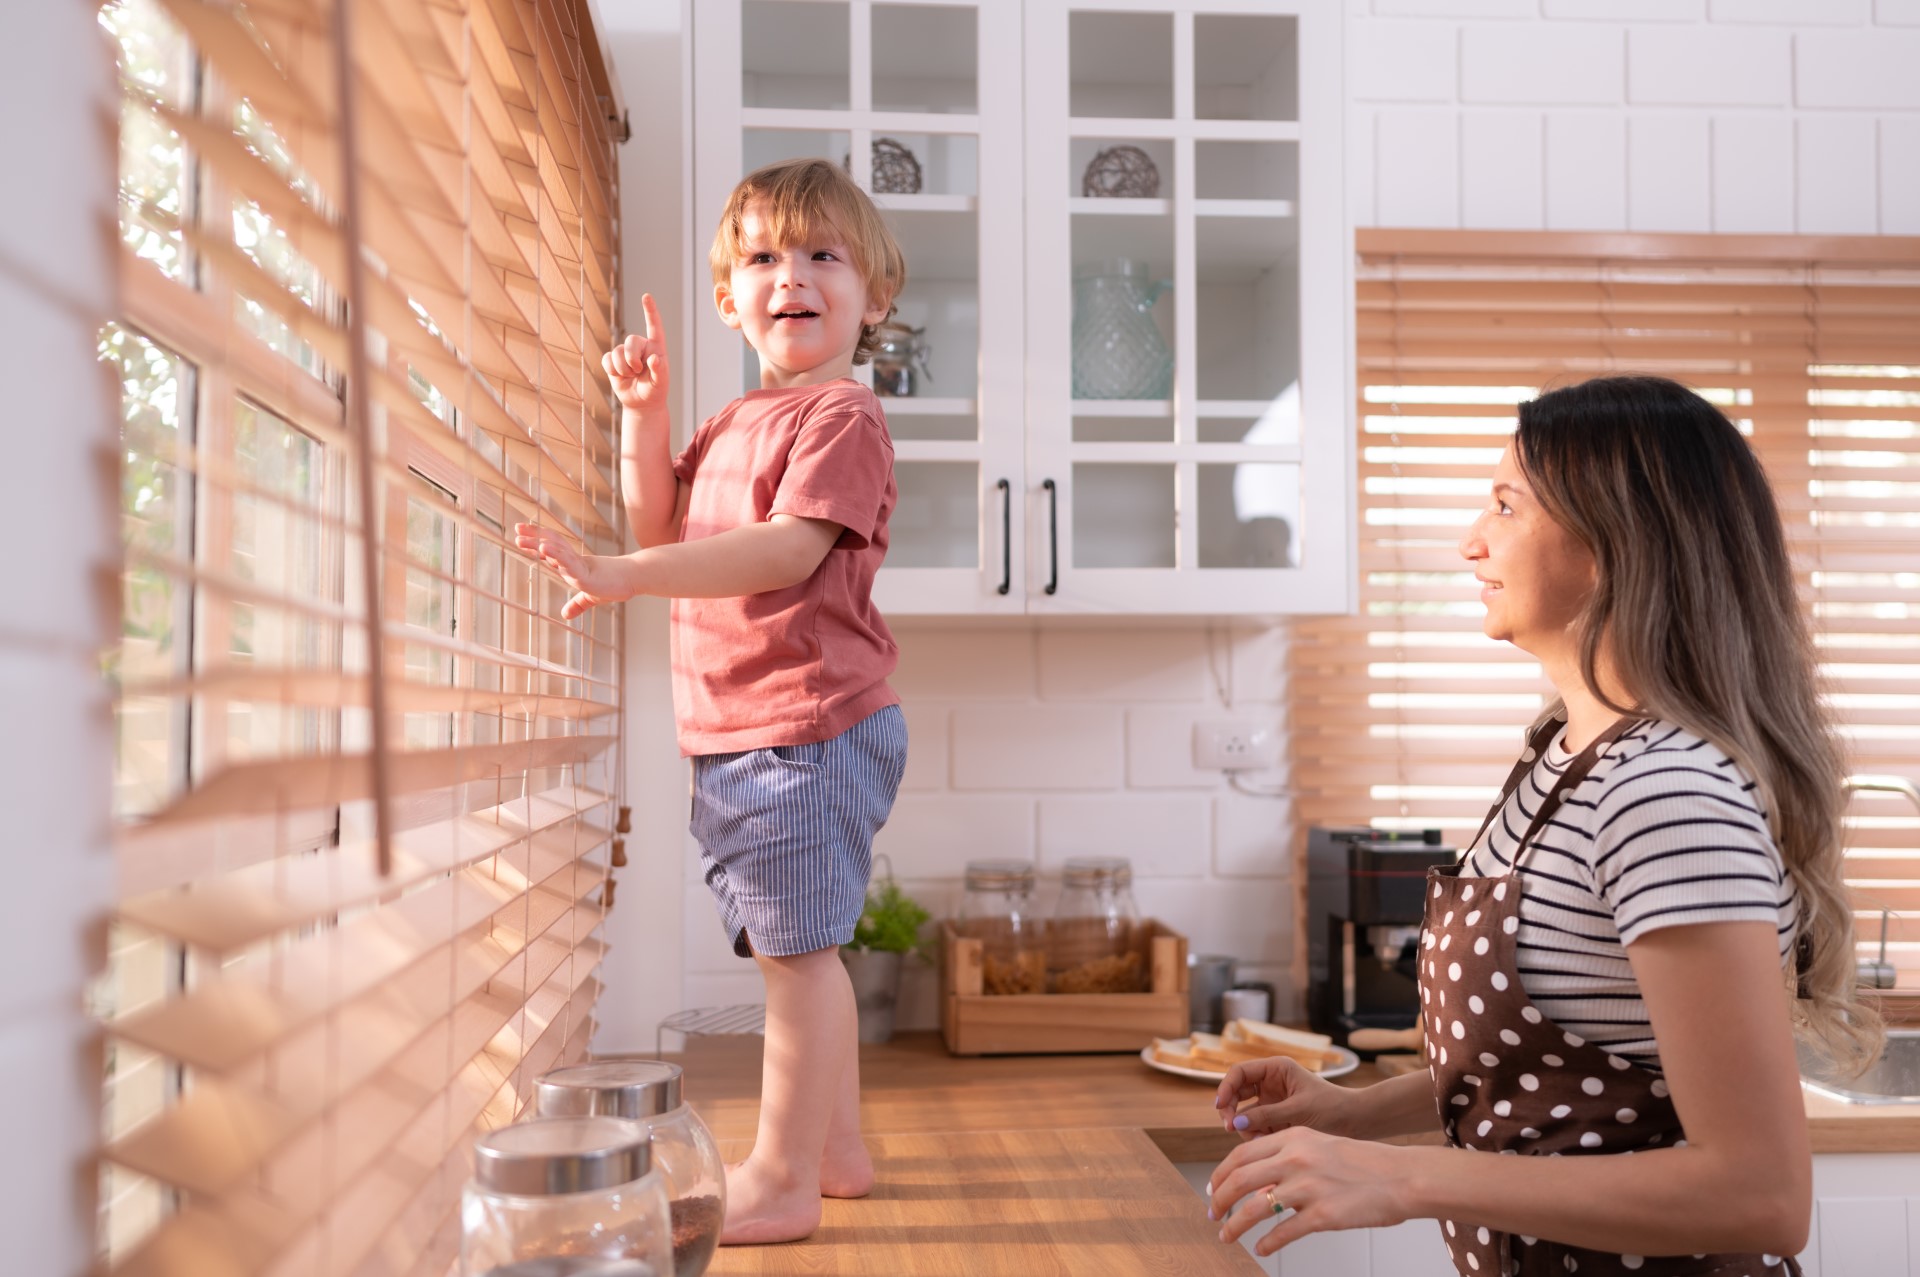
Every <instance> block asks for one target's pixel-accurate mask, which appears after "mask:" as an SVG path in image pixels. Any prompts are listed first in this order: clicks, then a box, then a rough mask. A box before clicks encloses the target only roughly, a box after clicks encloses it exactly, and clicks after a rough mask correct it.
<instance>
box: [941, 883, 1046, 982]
mask: <svg viewBox="0 0 1920 1277" xmlns="http://www.w3.org/2000/svg"><path fill="white" fill-rule="evenodd" d="M966 881H967V890H966V894H965V895H964V896H962V897H961V899H960V916H959V918H957V919H955V920H954V924H953V930H954V933H955V934H956V935H962V936H966V937H967V938H969V939H972V940H978V941H980V942H981V944H980V948H981V960H982V966H983V968H984V971H983V976H984V979H983V982H982V988H983V989H984V991H985V992H987V993H1045V992H1046V991H1047V953H1046V943H1045V936H1044V931H1045V924H1044V923H1043V922H1042V920H1041V919H1040V917H1039V916H1038V915H1037V914H1035V913H1034V911H1033V865H1032V864H1031V863H1030V862H1028V861H1025V860H969V861H968V862H967V880H966Z"/></svg>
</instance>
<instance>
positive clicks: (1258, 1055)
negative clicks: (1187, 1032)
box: [1189, 1033, 1272, 1071]
mask: <svg viewBox="0 0 1920 1277" xmlns="http://www.w3.org/2000/svg"><path fill="white" fill-rule="evenodd" d="M1189 1041H1191V1042H1192V1043H1193V1046H1192V1047H1191V1048H1190V1049H1191V1050H1192V1051H1193V1053H1194V1054H1195V1055H1197V1056H1199V1057H1200V1058H1201V1059H1203V1060H1209V1061H1211V1062H1212V1064H1211V1066H1210V1067H1213V1068H1218V1069H1220V1070H1222V1071H1225V1070H1226V1069H1229V1068H1231V1067H1233V1066H1234V1065H1236V1064H1243V1063H1245V1062H1246V1061H1248V1060H1258V1059H1263V1058H1265V1057H1266V1056H1268V1055H1271V1054H1272V1052H1271V1051H1268V1050H1266V1049H1265V1048H1264V1047H1261V1046H1258V1045H1256V1044H1254V1043H1251V1042H1234V1041H1230V1040H1228V1039H1226V1038H1224V1037H1221V1036H1220V1035H1219V1034H1215V1033H1196V1034H1194V1035H1193V1036H1192V1037H1191V1038H1190V1039H1189Z"/></svg>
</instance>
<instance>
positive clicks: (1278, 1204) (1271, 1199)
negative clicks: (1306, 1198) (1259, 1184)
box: [1266, 1188, 1287, 1215]
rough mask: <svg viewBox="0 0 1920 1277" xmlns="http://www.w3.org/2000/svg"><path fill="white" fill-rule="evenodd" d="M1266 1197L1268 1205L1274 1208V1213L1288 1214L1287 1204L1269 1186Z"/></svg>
mask: <svg viewBox="0 0 1920 1277" xmlns="http://www.w3.org/2000/svg"><path fill="white" fill-rule="evenodd" d="M1266 1198H1267V1205H1268V1206H1269V1207H1270V1208H1271V1209H1272V1210H1273V1213H1274V1214H1276V1215H1284V1214H1286V1211H1287V1204H1286V1203H1285V1202H1283V1201H1281V1200H1280V1199H1279V1198H1277V1197H1275V1196H1274V1195H1273V1189H1271V1188H1269V1189H1268V1190H1267V1192H1266Z"/></svg>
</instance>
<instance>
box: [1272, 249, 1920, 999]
mask: <svg viewBox="0 0 1920 1277" xmlns="http://www.w3.org/2000/svg"><path fill="white" fill-rule="evenodd" d="M1357 238H1358V243H1357V248H1358V253H1359V264H1358V278H1357V304H1358V312H1359V313H1358V316H1357V319H1358V325H1357V340H1358V345H1359V350H1358V355H1359V359H1358V369H1359V375H1358V392H1359V403H1358V410H1357V417H1358V422H1359V441H1358V442H1359V447H1358V453H1359V456H1360V467H1359V483H1360V494H1359V511H1360V515H1359V519H1360V527H1359V535H1360V571H1361V588H1360V600H1361V602H1360V608H1359V613H1358V615H1356V616H1353V617H1339V618H1331V619H1314V620H1305V621H1302V622H1299V623H1298V624H1297V625H1296V626H1295V627H1294V629H1293V633H1292V647H1291V655H1290V658H1289V659H1290V671H1291V673H1290V682H1289V685H1290V688H1291V691H1290V697H1291V709H1290V716H1291V723H1292V732H1291V742H1292V743H1291V751H1292V765H1293V769H1294V770H1293V775H1294V783H1295V786H1296V788H1297V790H1298V792H1299V794H1300V797H1299V798H1298V800H1297V810H1298V813H1299V816H1300V818H1301V820H1302V822H1303V823H1305V824H1319V825H1329V824H1350V823H1362V824H1364V823H1367V822H1369V821H1371V822H1373V823H1375V824H1377V825H1380V826H1383V827H1419V828H1424V827H1431V826H1438V827H1439V828H1441V829H1442V830H1444V831H1445V835H1446V837H1447V839H1448V841H1449V842H1450V843H1452V844H1453V845H1457V846H1464V845H1465V844H1466V842H1467V840H1469V839H1470V838H1471V837H1472V836H1473V834H1474V831H1475V830H1476V829H1477V828H1478V826H1479V822H1480V819H1481V817H1482V816H1483V815H1484V814H1485V812H1486V808H1487V805H1488V803H1490V802H1491V801H1492V800H1493V799H1494V797H1495V796H1496V795H1497V792H1498V786H1499V782H1500V780H1501V779H1502V778H1503V777H1504V776H1505V775H1506V770H1507V768H1508V767H1509V766H1510V765H1511V763H1512V760H1513V757H1514V755H1515V754H1516V752H1517V751H1518V748H1519V744H1520V738H1521V732H1522V730H1523V728H1524V727H1525V726H1526V724H1527V723H1529V722H1530V721H1531V720H1532V718H1533V717H1534V715H1536V714H1537V713H1538V712H1539V710H1540V709H1541V708H1542V706H1543V705H1544V703H1545V698H1547V697H1550V696H1551V694H1552V692H1551V688H1550V687H1549V686H1548V685H1547V683H1546V681H1545V680H1544V678H1543V677H1542V676H1541V673H1540V669H1539V666H1538V664H1537V663H1536V662H1534V661H1533V660H1532V659H1531V658H1529V657H1528V656H1527V655H1526V654H1525V653H1524V652H1521V651H1519V650H1518V649H1515V648H1513V647H1511V646H1509V645H1507V644H1505V643H1496V642H1494V641H1492V640H1490V639H1487V638H1485V637H1484V636H1483V635H1482V634H1481V632H1480V623H1481V617H1482V614H1483V609H1482V606H1481V604H1480V602H1479V599H1478V595H1477V587H1476V585H1475V583H1474V581H1473V574H1472V570H1471V567H1470V565H1469V564H1467V562H1466V561H1465V560H1464V559H1462V558H1461V557H1460V555H1459V551H1458V549H1457V545H1458V541H1459V538H1460V537H1461V535H1462V534H1463V533H1464V532H1465V531H1466V529H1467V525H1468V524H1470V523H1471V522H1472V521H1473V519H1474V517H1475V516H1476V514H1477V513H1478V511H1479V510H1480V509H1481V508H1482V506H1483V505H1484V503H1485V501H1486V495H1487V490H1488V486H1489V484H1490V481H1491V480H1490V476H1491V474H1492V471H1493V466H1494V463H1495V461H1496V460H1498V458H1499V455H1500V451H1501V449H1502V448H1503V447H1504V446H1505V443H1506V440H1507V437H1508V436H1509V435H1510V434H1511V433H1512V430H1513V427H1514V415H1515V405H1516V404H1518V403H1519V402H1520V401H1522V400H1525V399H1530V398H1532V397H1534V396H1535V395H1536V394H1538V393H1539V392H1540V391H1541V390H1543V389H1547V388H1551V387H1554V386H1557V385H1563V384H1567V383H1569V382H1574V381H1580V380H1583V379H1585V378H1587V377H1590V376H1594V375H1598V374H1602V373H1609V372H1647V373H1654V374H1659V375H1663V376H1668V377H1672V378H1674V379H1676V380H1678V381H1681V382H1683V383H1685V384H1687V385H1689V386H1691V387H1693V388H1694V389H1696V390H1698V391H1699V392H1700V393H1701V394H1702V395H1704V396H1706V397H1707V398H1708V399H1710V400H1712V401H1713V402H1714V403H1716V404H1718V405H1720V406H1721V407H1722V408H1723V409H1724V410H1725V411H1726V412H1727V414H1728V415H1729V416H1730V417H1731V418H1732V419H1733V420H1734V421H1735V422H1737V423H1738V424H1739V426H1740V428H1741V429H1742V430H1743V432H1745V433H1746V434H1747V436H1748V437H1749V439H1750V440H1751V441H1752V443H1753V445H1754V447H1755V449H1756V450H1757V451H1758V453H1759V455H1760V459H1761V461H1762V463H1763V464H1764V466H1765V468H1766V471H1767V473H1768V475H1769V476H1770V477H1771V479H1772V481H1773V484H1774V489H1775V492H1776V493H1777V495H1778V498H1779V501H1780V506H1781V510H1782V513H1783V516H1784V518H1785V521H1786V524H1787V530H1788V537H1789V540H1790V547H1791V550H1792V552H1793V554H1794V558H1795V562H1796V565H1797V568H1798V575H1799V580H1800V582H1801V590H1802V595H1803V598H1804V599H1805V602H1806V607H1807V609H1808V614H1809V616H1810V618H1811V623H1812V626H1813V630H1814V633H1815V636H1816V639H1817V642H1818V644H1819V651H1820V654H1821V657H1822V660H1823V664H1824V675H1825V679H1826V685H1827V687H1828V689H1829V697H1830V701H1831V704H1832V706H1833V709H1834V711H1835V714H1836V717H1837V719H1838V722H1839V725H1840V730H1841V731H1842V733H1843V735H1844V738H1845V741H1846V744H1847V746H1848V748H1849V766H1850V770H1852V771H1854V772H1872V773H1892V774H1898V775H1903V776H1906V777H1908V778H1913V779H1920V240H1916V239H1892V238H1863V239H1824V240H1823V239H1806V238H1770V237H1739V236H1677V235H1676V236H1639V235H1619V236H1606V235H1574V234H1555V233H1531V234H1489V233H1479V232H1402V231H1361V232H1360V233H1359V234H1358V237H1357ZM1849 824H1850V828H1849V831H1848V833H1849V848H1850V850H1849V864H1850V870H1849V877H1850V879H1851V881H1852V883H1853V886H1854V890H1855V898H1856V900H1857V902H1858V906H1859V909H1860V911H1861V915H1860V916H1861V920H1862V923H1863V925H1862V928H1861V932H1862V935H1863V936H1866V935H1869V934H1870V935H1871V936H1872V937H1873V938H1874V939H1876V940H1877V936H1878V911H1879V910H1881V909H1883V908H1891V909H1897V910H1904V911H1911V912H1910V913H1909V914H1908V916H1907V917H1905V918H1897V919H1896V920H1895V922H1894V924H1893V928H1892V937H1893V942H1894V943H1893V945H1892V946H1891V948H1892V955H1893V960H1894V961H1895V962H1896V963H1897V964H1898V966H1899V967H1900V984H1901V985H1902V986H1920V812H1916V811H1914V810H1912V809H1911V807H1910V806H1908V805H1905V804H1904V800H1901V799H1898V798H1885V797H1879V796H1868V795H1862V796H1860V797H1859V798H1857V799H1856V800H1855V802H1854V803H1853V805H1852V807H1851V808H1850V819H1849ZM1869 919H1871V921H1872V924H1873V925H1872V927H1871V928H1869V927H1867V926H1866V925H1865V924H1866V922H1867V921H1868V920H1869Z"/></svg>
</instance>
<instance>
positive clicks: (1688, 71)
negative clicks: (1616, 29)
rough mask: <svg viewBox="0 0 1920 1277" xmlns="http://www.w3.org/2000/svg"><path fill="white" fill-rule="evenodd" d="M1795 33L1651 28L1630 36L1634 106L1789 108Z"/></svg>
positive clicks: (1629, 65)
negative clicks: (1787, 106)
mask: <svg viewBox="0 0 1920 1277" xmlns="http://www.w3.org/2000/svg"><path fill="white" fill-rule="evenodd" d="M1792 94H1793V33H1792V32H1790V31H1780V30H1774V29H1771V28H1764V27H1727V26H1716V25H1711V24H1709V25H1705V26H1692V27H1673V26H1660V27H1647V28H1645V29H1644V30H1636V31H1632V32H1629V33H1628V36H1627V100H1628V101H1629V102H1632V103H1633V104H1635V105H1636V106H1785V105H1787V103H1788V102H1789V101H1790V100H1791V98H1792Z"/></svg>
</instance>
